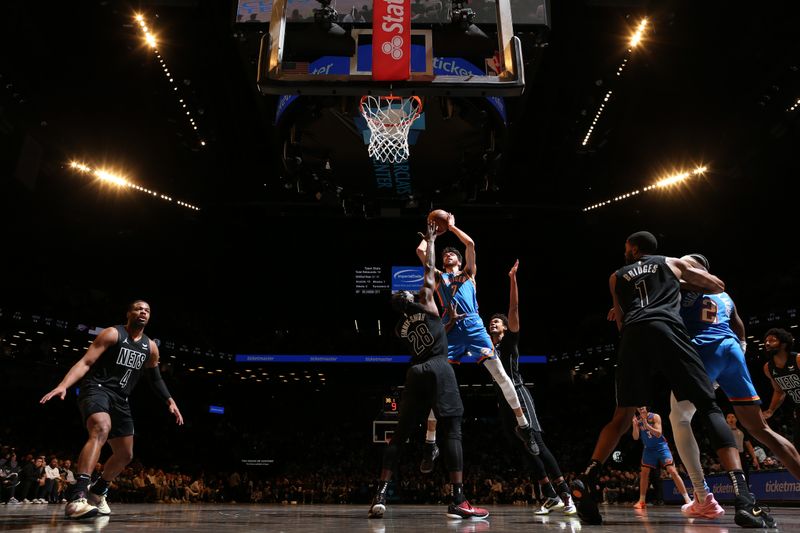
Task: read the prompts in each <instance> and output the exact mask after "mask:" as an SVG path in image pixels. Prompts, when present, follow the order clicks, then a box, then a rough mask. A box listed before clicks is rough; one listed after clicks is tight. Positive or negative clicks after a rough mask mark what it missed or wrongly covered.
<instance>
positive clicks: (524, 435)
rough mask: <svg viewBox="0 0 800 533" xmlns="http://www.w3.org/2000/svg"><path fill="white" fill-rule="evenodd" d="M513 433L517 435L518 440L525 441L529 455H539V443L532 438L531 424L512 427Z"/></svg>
mask: <svg viewBox="0 0 800 533" xmlns="http://www.w3.org/2000/svg"><path fill="white" fill-rule="evenodd" d="M514 433H515V434H516V435H517V437H519V440H521V441H522V442H524V443H525V448H527V450H528V453H529V454H531V455H539V445H538V444H536V441H535V440H533V428H532V427H531V426H526V427H520V426H517V427H515V428H514Z"/></svg>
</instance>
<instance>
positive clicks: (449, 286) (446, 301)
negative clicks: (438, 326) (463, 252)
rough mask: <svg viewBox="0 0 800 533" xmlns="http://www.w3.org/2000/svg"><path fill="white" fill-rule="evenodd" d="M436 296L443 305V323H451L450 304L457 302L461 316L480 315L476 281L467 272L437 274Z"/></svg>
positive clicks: (457, 308)
mask: <svg viewBox="0 0 800 533" xmlns="http://www.w3.org/2000/svg"><path fill="white" fill-rule="evenodd" d="M437 274H438V275H437V276H436V278H437V279H436V282H437V283H436V294H437V295H438V296H439V303H441V304H442V322H444V323H445V324H446V323H447V322H449V321H450V304H451V302H455V304H456V312H457V313H459V314H474V315H477V314H478V290H477V287H476V285H475V280H474V279H472V278H471V277H470V276H469V274H467V273H466V272H459V273H458V274H449V273H447V272H437Z"/></svg>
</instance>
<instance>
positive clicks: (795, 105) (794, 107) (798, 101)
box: [786, 98, 800, 113]
mask: <svg viewBox="0 0 800 533" xmlns="http://www.w3.org/2000/svg"><path fill="white" fill-rule="evenodd" d="M798 107H800V98H798V99H797V101H796V102H795V103H793V104H792V105H791V106H790V107H789V109H787V110H786V111H788V112H790V113H791V112H792V111H794V110H795V109H797V108H798Z"/></svg>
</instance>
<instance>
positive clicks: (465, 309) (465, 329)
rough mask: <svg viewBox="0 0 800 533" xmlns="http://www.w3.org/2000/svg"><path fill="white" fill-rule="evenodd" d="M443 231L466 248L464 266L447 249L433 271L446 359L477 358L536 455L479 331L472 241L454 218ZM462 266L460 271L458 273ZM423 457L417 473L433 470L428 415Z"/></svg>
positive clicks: (423, 246)
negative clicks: (497, 388)
mask: <svg viewBox="0 0 800 533" xmlns="http://www.w3.org/2000/svg"><path fill="white" fill-rule="evenodd" d="M447 230H448V231H450V232H451V233H453V234H454V235H455V236H456V237H458V239H459V240H460V241H461V242H462V243H463V244H464V245H465V246H466V263H464V258H463V257H462V256H461V253H460V252H459V251H458V250H457V249H456V248H451V247H447V248H445V249H444V250H443V252H442V268H444V272H441V271H440V270H438V269H436V270H435V273H434V274H435V277H436V295H437V296H438V298H439V302H440V304H441V306H442V322H444V323H446V324H448V328H450V329H449V330H448V332H447V356H448V358H449V359H450V361H451V362H452V363H455V364H458V363H460V362H461V359H462V358H463V357H477V358H478V363H479V364H483V366H484V368H486V370H488V371H489V374H491V376H492V379H493V380H494V382H495V383H496V384H497V386H498V387H500V390H501V391H502V392H503V397H504V398H505V400H506V402H508V405H509V406H510V407H511V409H512V410H513V411H514V416H515V417H516V420H517V427H516V428H515V432H516V435H517V436H518V437H519V438H520V439H521V440H522V441H523V442H524V443H525V444H526V447H527V449H528V452H529V453H530V454H532V455H536V454H538V453H539V447H538V445H537V444H536V442H535V441H534V439H533V428H531V426H530V424H529V421H528V419H527V418H526V416H525V413H524V412H523V410H522V407H521V406H520V400H519V398H518V397H517V392H516V390H515V388H514V383H513V382H512V381H511V378H509V377H508V374H507V373H506V371H505V370H504V369H503V365H502V364H501V363H500V361H499V360H498V359H497V355H496V354H495V353H494V345H493V344H492V339H491V338H490V337H489V335H488V334H487V333H486V329H485V328H484V327H483V320H481V317H480V315H479V314H478V296H477V285H476V283H475V274H476V272H477V267H476V263H475V241H473V240H472V238H471V237H470V236H469V235H467V234H466V233H464V231H463V230H461V229H460V228H458V227H456V224H455V217H453V215H452V214H451V215H450V218H449V220H448V227H447ZM426 251H427V242H426V241H425V240H424V239H423V240H422V242H420V244H419V246H417V256H418V257H419V258H420V261H422V262H423V264H425V258H426ZM462 265H463V268H464V270H461V268H462ZM425 444H426V445H425V448H424V449H425V452H424V453H425V457H424V458H423V461H422V464H421V465H420V470H422V471H423V472H429V471H430V469H432V468H433V460H434V459H435V458H436V455H438V449H437V447H436V420H435V418H434V417H433V414H431V415H430V416H429V418H428V431H427V433H426V435H425Z"/></svg>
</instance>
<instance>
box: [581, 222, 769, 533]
mask: <svg viewBox="0 0 800 533" xmlns="http://www.w3.org/2000/svg"><path fill="white" fill-rule="evenodd" d="M657 247H658V244H657V241H656V238H655V236H653V234H651V233H649V232H646V231H641V232H638V233H634V234H633V235H631V236H630V237H628V239H627V240H626V241H625V260H626V266H624V267H622V268H620V269H619V270H617V271H616V272H614V273H613V274H611V277H610V278H609V288H610V290H611V296H612V299H613V302H614V316H615V319H616V322H617V327H618V328H619V330H620V332H621V339H620V345H619V352H618V354H617V359H618V363H617V364H618V367H617V385H616V388H617V407H616V410H615V411H614V417H613V418H612V420H611V421H610V422H609V423H608V424H606V426H605V427H604V428H603V430H602V432H601V433H600V436H599V438H598V440H597V444H596V446H595V449H594V452H593V453H592V460H591V462H590V464H589V466H588V467H587V468H586V470H585V471H584V472H583V474H582V475H581V477H580V478H579V479H577V480H575V481H574V482H573V486H572V495H573V497H574V498H575V499H576V500H577V501H578V514H579V516H580V517H581V520H583V521H584V522H587V523H589V524H600V523H602V517H601V516H600V512H599V510H598V508H597V503H596V502H595V501H594V498H593V497H592V496H593V495H592V494H591V491H593V490H594V489H595V487H596V483H597V479H598V476H599V471H600V469H601V468H602V465H603V463H604V462H605V460H606V459H607V458H608V456H609V455H610V454H611V452H612V451H613V449H614V447H615V446H616V445H617V443H618V442H619V439H620V437H622V435H623V434H624V433H625V432H626V430H627V428H628V427H629V426H628V424H629V421H630V420H631V417H632V416H633V413H634V411H635V410H636V407H637V406H640V405H647V404H648V403H651V402H650V399H651V398H650V395H651V388H652V383H651V377H652V376H653V375H655V374H662V375H663V376H664V377H666V378H667V380H668V382H669V383H670V385H671V387H672V390H673V392H674V393H675V397H676V398H677V399H678V400H689V401H691V402H692V403H693V404H694V406H695V407H696V408H697V413H698V416H700V417H701V419H702V420H703V422H705V423H706V426H707V430H708V436H709V439H710V440H711V443H712V446H713V447H714V449H715V450H716V452H717V456H718V457H719V460H720V463H721V464H722V467H723V468H724V469H725V470H726V471H728V475H729V476H730V479H731V483H732V484H733V490H734V497H735V506H736V515H735V517H734V520H735V522H736V523H737V524H738V525H740V526H742V527H774V526H775V520H774V519H773V518H772V517H771V516H769V514H767V512H766V511H764V510H763V509H761V508H760V507H758V506H757V505H756V503H755V501H754V499H753V497H752V496H751V494H750V490H749V488H748V486H747V482H746V481H745V478H744V473H743V472H742V465H741V463H740V461H739V454H738V452H737V450H736V443H735V442H734V440H733V435H732V434H731V430H730V429H729V428H728V425H727V424H726V422H725V417H724V416H723V415H722V411H721V410H720V408H719V406H717V403H716V401H715V398H714V389H713V387H712V386H711V381H710V380H709V379H708V375H707V374H706V371H705V368H704V367H703V363H702V361H701V360H700V357H699V356H698V355H697V352H696V351H695V349H694V347H693V346H692V344H691V342H690V341H689V336H688V334H687V333H686V328H685V326H684V325H683V321H682V320H681V317H680V302H681V296H680V289H681V284H680V282H681V280H683V281H684V282H686V283H688V284H690V285H692V286H694V287H697V288H699V289H701V290H702V291H703V292H704V293H709V294H713V293H720V292H722V291H723V290H724V288H725V286H724V284H723V283H722V281H720V280H719V278H717V277H716V276H712V275H711V274H709V273H708V272H705V271H703V270H699V269H696V268H693V267H692V266H691V265H689V264H688V263H687V262H686V261H683V260H681V259H678V258H675V257H664V256H659V255H653V254H654V252H655V251H656V249H657Z"/></svg>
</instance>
